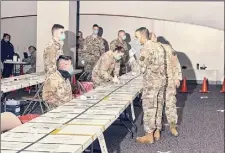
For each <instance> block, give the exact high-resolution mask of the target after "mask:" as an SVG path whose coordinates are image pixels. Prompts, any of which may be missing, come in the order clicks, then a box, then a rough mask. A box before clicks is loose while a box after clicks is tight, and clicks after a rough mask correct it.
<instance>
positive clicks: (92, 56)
mask: <svg viewBox="0 0 225 153" xmlns="http://www.w3.org/2000/svg"><path fill="white" fill-rule="evenodd" d="M98 33H99V26H98V25H97V24H94V25H93V34H92V35H91V36H88V37H87V38H85V40H84V49H83V52H82V60H81V63H82V64H83V65H84V71H85V72H88V73H91V72H92V70H93V68H94V66H95V64H96V63H97V61H98V60H99V58H100V57H101V55H102V54H103V53H105V45H104V40H103V39H102V38H101V37H99V36H98Z"/></svg>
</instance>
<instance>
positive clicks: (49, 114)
mask: <svg viewBox="0 0 225 153" xmlns="http://www.w3.org/2000/svg"><path fill="white" fill-rule="evenodd" d="M76 115H78V114H66V112H65V113H52V112H48V113H46V114H43V115H41V116H42V117H52V118H68V119H71V118H74V117H75V116H76Z"/></svg>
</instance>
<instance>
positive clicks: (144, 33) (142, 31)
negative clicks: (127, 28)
mask: <svg viewBox="0 0 225 153" xmlns="http://www.w3.org/2000/svg"><path fill="white" fill-rule="evenodd" d="M136 32H140V33H141V35H143V36H145V37H146V38H147V39H149V31H148V29H147V28H145V27H141V28H138V29H137V30H136Z"/></svg>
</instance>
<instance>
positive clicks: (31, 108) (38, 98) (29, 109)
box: [23, 83, 50, 115]
mask: <svg viewBox="0 0 225 153" xmlns="http://www.w3.org/2000/svg"><path fill="white" fill-rule="evenodd" d="M43 86H44V83H42V84H41V86H40V88H39V89H38V90H37V92H36V94H35V95H34V96H33V97H32V98H27V97H24V98H23V100H26V101H29V104H28V106H27V107H26V109H25V110H24V112H23V115H25V114H29V113H31V112H32V111H34V110H35V108H36V107H35V106H36V104H37V103H39V106H40V108H41V112H42V114H44V113H45V111H44V109H43V107H42V104H44V106H45V107H46V108H47V111H49V110H50V108H49V106H48V104H47V103H46V102H44V101H43V99H42V96H41V92H42V89H43ZM32 103H34V104H33V105H32Z"/></svg>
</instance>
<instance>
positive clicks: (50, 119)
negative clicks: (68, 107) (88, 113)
mask: <svg viewBox="0 0 225 153" xmlns="http://www.w3.org/2000/svg"><path fill="white" fill-rule="evenodd" d="M76 116H77V115H74V117H76ZM69 120H70V119H69V118H55V117H42V116H40V117H37V118H35V119H33V120H31V121H30V123H56V124H64V123H66V122H68V121H69Z"/></svg>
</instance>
